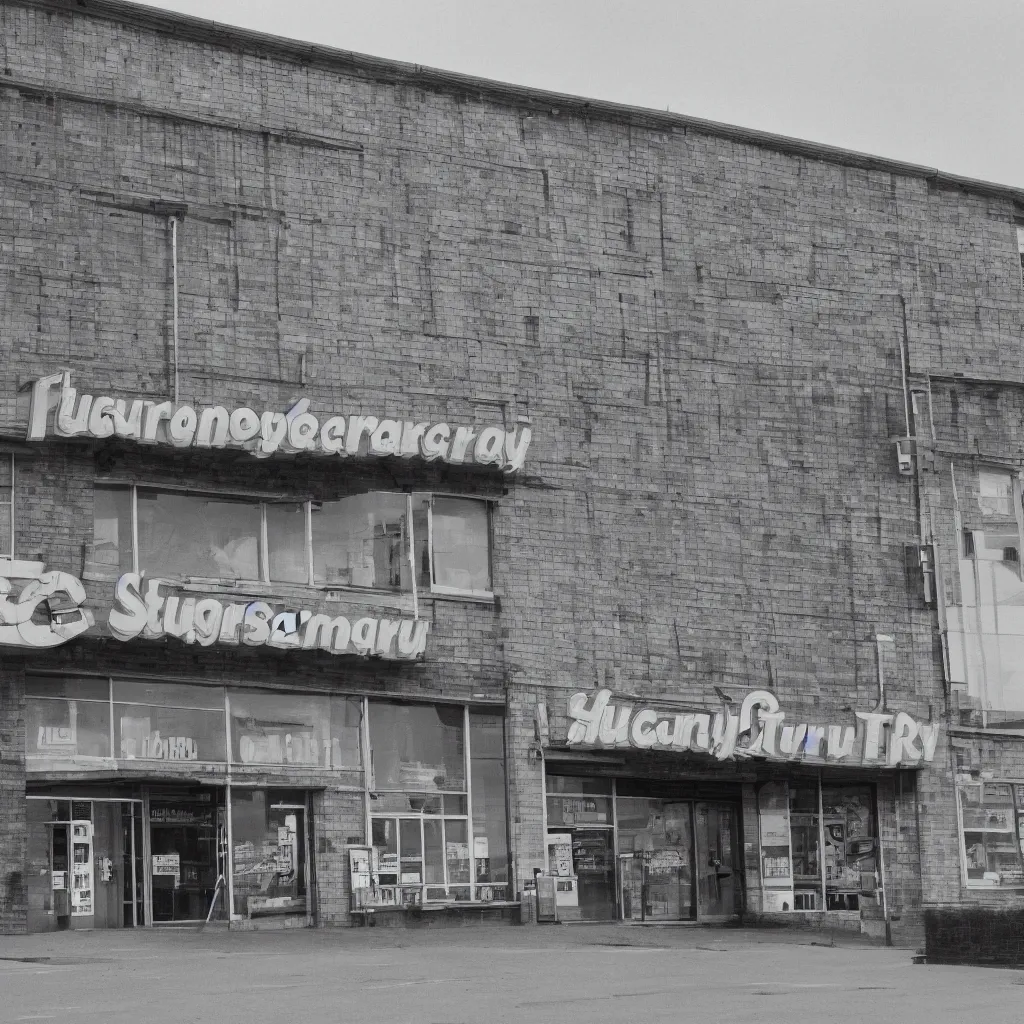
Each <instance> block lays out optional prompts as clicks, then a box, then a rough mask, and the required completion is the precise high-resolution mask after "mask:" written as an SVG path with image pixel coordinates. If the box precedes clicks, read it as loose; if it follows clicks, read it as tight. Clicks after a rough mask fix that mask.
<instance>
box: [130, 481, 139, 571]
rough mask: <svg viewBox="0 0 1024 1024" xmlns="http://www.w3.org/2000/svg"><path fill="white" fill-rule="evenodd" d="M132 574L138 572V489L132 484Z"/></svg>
mask: <svg viewBox="0 0 1024 1024" xmlns="http://www.w3.org/2000/svg"><path fill="white" fill-rule="evenodd" d="M131 493H132V502H131V505H132V508H131V517H132V572H138V571H139V489H138V487H136V486H135V484H132V492H131Z"/></svg>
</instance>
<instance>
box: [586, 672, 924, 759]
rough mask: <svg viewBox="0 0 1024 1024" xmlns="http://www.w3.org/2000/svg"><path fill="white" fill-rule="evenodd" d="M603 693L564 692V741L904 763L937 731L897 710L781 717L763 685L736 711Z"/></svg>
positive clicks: (720, 754) (920, 754)
mask: <svg viewBox="0 0 1024 1024" xmlns="http://www.w3.org/2000/svg"><path fill="white" fill-rule="evenodd" d="M611 697H612V694H611V691H610V690H598V691H597V693H594V694H590V695H588V694H586V693H575V694H573V695H572V696H571V697H570V698H569V722H570V724H569V733H568V738H567V743H568V745H569V746H570V747H577V748H590V749H630V748H632V749H636V750H667V751H676V752H682V751H694V752H697V753H702V754H710V755H712V756H713V757H716V758H718V760H720V761H725V760H728V759H738V758H755V757H759V758H764V759H766V760H769V761H811V762H816V763H833V764H861V765H864V766H875V767H888V768H898V767H905V768H906V767H913V766H914V765H919V764H920V763H921V762H922V761H931V760H932V758H933V757H934V756H935V745H936V743H937V742H938V738H939V726H938V724H937V723H931V722H919V721H917V720H916V719H914V718H913V717H911V716H910V715H908V714H907V713H906V712H905V711H899V712H896V713H889V712H883V711H858V712H856V716H857V724H856V725H845V726H843V725H831V724H826V725H812V724H809V723H807V722H799V723H793V724H789V725H787V724H785V718H786V715H785V712H783V711H780V710H779V701H778V698H776V696H775V694H773V693H771V692H770V691H768V690H754V691H752V692H751V693H748V694H747V695H746V697H744V699H743V703H742V704H741V705H740V713H739V715H734V714H732V713H731V712H728V711H718V712H715V713H713V714H712V713H703V712H697V713H689V714H675V713H673V712H666V711H661V710H657V709H655V708H650V707H639V708H636V707H634V705H632V704H613V703H612V700H611Z"/></svg>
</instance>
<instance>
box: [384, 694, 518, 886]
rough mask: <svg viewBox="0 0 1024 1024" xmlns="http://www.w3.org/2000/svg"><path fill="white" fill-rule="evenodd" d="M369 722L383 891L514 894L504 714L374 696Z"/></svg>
mask: <svg viewBox="0 0 1024 1024" xmlns="http://www.w3.org/2000/svg"><path fill="white" fill-rule="evenodd" d="M368 724H369V742H370V759H371V760H370V764H371V767H372V774H371V780H370V815H371V842H372V845H373V850H374V855H373V865H374V867H373V874H374V882H373V885H374V889H375V893H376V898H377V899H378V900H379V901H380V902H384V903H392V902H394V903H398V902H406V903H416V902H420V901H422V900H464V899H472V898H476V899H483V900H490V899H504V898H507V896H508V895H509V890H508V883H509V873H508V871H509V865H508V820H507V814H506V800H505V760H504V724H503V716H502V713H501V712H499V711H484V710H469V711H467V710H466V708H464V707H461V706H455V705H427V704H400V703H396V702H393V701H376V700H374V701H370V702H369V723H368ZM467 755H468V756H467ZM467 761H468V765H467ZM470 805H472V806H470Z"/></svg>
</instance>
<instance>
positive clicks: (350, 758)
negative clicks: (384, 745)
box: [324, 697, 363, 768]
mask: <svg viewBox="0 0 1024 1024" xmlns="http://www.w3.org/2000/svg"><path fill="white" fill-rule="evenodd" d="M362 720H363V702H362V700H361V699H360V698H358V697H332V698H331V763H330V764H329V765H325V766H324V767H325V768H361V767H362V764H363V746H362V737H361V736H360V729H359V726H360V723H361V722H362Z"/></svg>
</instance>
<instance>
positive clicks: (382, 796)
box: [370, 793, 447, 814]
mask: <svg viewBox="0 0 1024 1024" xmlns="http://www.w3.org/2000/svg"><path fill="white" fill-rule="evenodd" d="M445 799H447V797H446V798H445ZM370 810H371V811H372V812H373V813H374V814H376V813H377V812H378V811H392V812H394V813H396V814H440V813H441V797H440V796H439V795H438V794H437V793H435V794H434V795H433V796H431V795H430V794H429V793H371V794H370Z"/></svg>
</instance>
